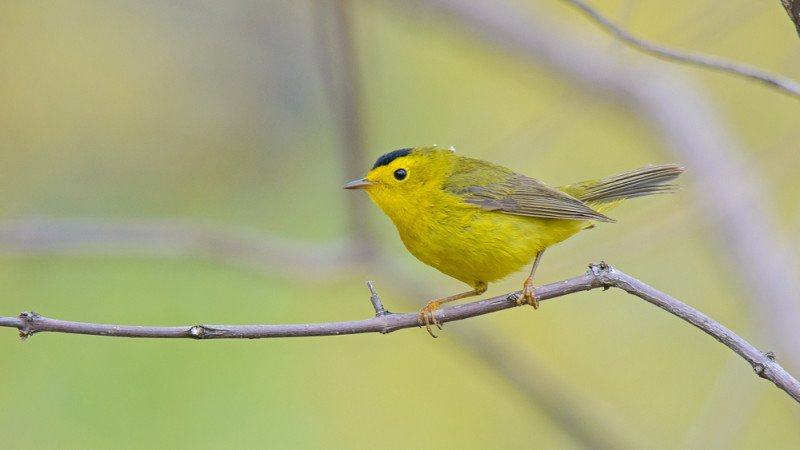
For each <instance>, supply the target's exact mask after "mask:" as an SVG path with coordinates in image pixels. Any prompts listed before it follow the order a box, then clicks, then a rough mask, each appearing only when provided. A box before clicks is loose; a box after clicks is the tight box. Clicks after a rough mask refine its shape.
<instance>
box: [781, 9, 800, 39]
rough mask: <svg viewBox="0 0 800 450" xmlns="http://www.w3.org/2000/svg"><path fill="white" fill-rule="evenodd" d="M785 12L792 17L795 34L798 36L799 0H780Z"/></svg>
mask: <svg viewBox="0 0 800 450" xmlns="http://www.w3.org/2000/svg"><path fill="white" fill-rule="evenodd" d="M781 3H782V4H783V8H784V9H785V10H786V14H789V18H790V19H792V23H793V24H794V27H795V29H796V30H797V35H798V36H800V0H781Z"/></svg>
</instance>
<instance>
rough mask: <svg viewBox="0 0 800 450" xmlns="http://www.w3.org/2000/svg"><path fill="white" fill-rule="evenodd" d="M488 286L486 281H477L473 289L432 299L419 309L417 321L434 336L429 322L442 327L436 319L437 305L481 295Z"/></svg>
mask: <svg viewBox="0 0 800 450" xmlns="http://www.w3.org/2000/svg"><path fill="white" fill-rule="evenodd" d="M488 287H489V285H488V284H487V283H479V284H478V285H477V286H476V287H475V289H474V290H471V291H469V292H463V293H461V294H456V295H451V296H450V297H445V298H441V299H439V300H432V301H430V302H428V304H427V305H425V307H424V308H422V309H421V310H419V318H418V319H417V321H418V322H419V326H422V324H423V322H424V323H425V328H427V329H428V333H430V335H431V336H433V337H436V335H435V334H433V331H432V330H431V323H433V324H434V325H436V326H437V327H439V329H440V330H441V329H442V325H441V324H440V323H439V321H437V320H436V310H437V309H439V306H440V305H442V304H443V303H448V302H452V301H454V300H461V299H462V298H467V297H473V296H476V295H481V294H483V293H484V292H486V289H487V288H488Z"/></svg>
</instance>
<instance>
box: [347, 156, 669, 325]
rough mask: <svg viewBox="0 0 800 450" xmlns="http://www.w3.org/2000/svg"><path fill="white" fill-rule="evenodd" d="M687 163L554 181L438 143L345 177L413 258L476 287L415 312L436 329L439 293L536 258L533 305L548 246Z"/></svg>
mask: <svg viewBox="0 0 800 450" xmlns="http://www.w3.org/2000/svg"><path fill="white" fill-rule="evenodd" d="M681 173H683V168H682V167H679V166H677V165H675V164H664V165H659V166H651V165H648V166H644V167H642V168H640V169H636V170H631V171H629V172H623V173H620V174H618V175H613V176H610V177H607V178H602V179H599V180H590V181H584V182H581V183H577V184H572V185H569V186H561V187H558V188H552V187H549V186H547V185H545V184H544V183H542V182H541V181H539V180H536V179H534V178H529V177H526V176H525V175H521V174H518V173H515V172H514V171H512V170H510V169H507V168H505V167H501V166H498V165H496V164H492V163H490V162H488V161H484V160H481V159H475V158H468V157H465V156H459V155H456V153H455V151H454V150H453V149H452V148H450V149H444V148H440V147H437V146H431V147H419V148H405V149H401V150H395V151H393V152H390V153H387V154H385V155H383V156H381V157H380V158H378V160H377V161H376V162H375V165H374V166H372V169H371V170H370V171H369V173H368V174H367V176H366V177H364V178H362V179H360V180H355V181H352V182H350V183H348V184H346V185H345V186H344V187H345V189H363V190H365V191H367V193H368V194H369V196H370V198H372V201H373V202H375V204H377V205H378V206H379V207H380V208H381V209H382V210H383V212H384V213H386V215H387V216H389V218H390V219H392V222H394V224H395V226H396V227H397V231H398V232H399V234H400V239H402V240H403V243H404V244H405V246H406V248H407V249H408V251H409V252H411V254H412V255H414V256H415V257H416V258H417V259H419V260H420V261H422V262H424V263H425V264H428V265H429V266H433V267H435V268H436V269H438V270H439V271H441V272H442V273H444V274H447V275H450V276H451V277H453V278H455V279H457V280H461V281H463V282H464V283H467V284H468V285H470V286H471V287H472V288H473V289H472V290H471V291H468V292H464V293H461V294H456V295H452V296H450V297H445V298H441V299H438V300H433V301H431V302H430V303H428V304H427V305H426V306H425V307H424V308H422V309H421V310H420V312H419V323H420V325H423V323H424V325H425V327H426V328H427V329H428V333H430V334H431V336H434V337H436V336H435V335H434V334H433V332H432V331H431V323H433V324H435V325H436V326H438V327H439V328H440V329H441V325H440V324H439V322H438V321H437V319H436V315H435V311H436V310H437V309H439V306H440V305H441V304H443V303H447V302H451V301H453V300H459V299H462V298H465V297H470V296H474V295H480V294H483V293H484V292H486V289H487V287H488V284H489V283H491V282H494V281H497V280H499V279H501V278H504V277H505V276H507V275H509V274H511V273H513V272H516V271H518V270H520V269H522V268H523V267H524V266H526V265H528V264H530V262H531V261H533V267H532V269H531V273H530V275H529V276H528V278H527V279H526V280H525V283H524V284H523V287H522V295H521V296H520V297H519V299H518V300H517V303H518V304H522V303H523V302H527V303H529V304H530V305H532V306H533V307H534V308H538V306H539V302H538V300H537V299H536V296H535V293H534V287H533V275H534V273H535V272H536V267H537V266H538V264H539V261H540V260H541V257H542V253H543V252H544V250H545V249H546V248H547V247H549V246H551V245H553V244H556V243H558V242H561V241H563V240H564V239H566V238H568V237H570V236H572V235H573V234H575V233H577V232H579V231H581V230H584V229H586V228H591V227H592V226H593V223H594V222H614V220H613V219H610V218H609V217H607V216H605V215H604V214H603V213H605V212H606V211H608V210H610V209H611V208H613V207H615V206H617V205H618V204H619V203H620V202H622V201H623V200H625V199H627V198H633V197H641V196H644V195H650V194H656V193H661V192H669V191H672V190H674V189H675V188H676V186H675V185H672V184H666V183H667V182H669V181H672V180H674V179H676V178H677V177H678V176H680V175H681Z"/></svg>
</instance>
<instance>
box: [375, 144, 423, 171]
mask: <svg viewBox="0 0 800 450" xmlns="http://www.w3.org/2000/svg"><path fill="white" fill-rule="evenodd" d="M411 150H414V149H413V148H401V149H400V150H395V151H393V152H389V153H387V154H385V155H383V156H381V157H380V158H378V160H377V161H375V165H374V166H372V168H373V169H374V168H376V167H380V166H385V165H387V164H389V163H390V162H392V161H394V160H395V159H397V158H402V157H403V156H408V154H409V153H411Z"/></svg>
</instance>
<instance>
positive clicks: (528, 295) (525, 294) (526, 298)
mask: <svg viewBox="0 0 800 450" xmlns="http://www.w3.org/2000/svg"><path fill="white" fill-rule="evenodd" d="M523 303H527V304H529V305H531V306H533V309H539V299H538V298H536V288H534V287H533V282H532V281H531V280H525V283H524V284H523V285H522V295H520V296H519V297H518V298H517V305H522V304H523Z"/></svg>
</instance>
